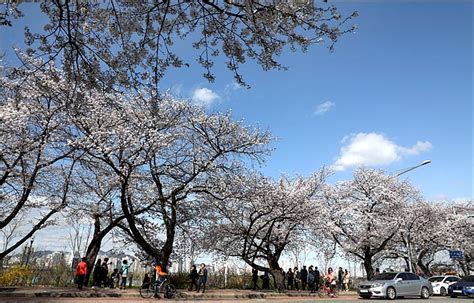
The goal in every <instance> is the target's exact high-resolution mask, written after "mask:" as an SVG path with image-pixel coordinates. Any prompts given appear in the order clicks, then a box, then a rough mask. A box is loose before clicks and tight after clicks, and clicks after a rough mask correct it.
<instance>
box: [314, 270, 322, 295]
mask: <svg viewBox="0 0 474 303" xmlns="http://www.w3.org/2000/svg"><path fill="white" fill-rule="evenodd" d="M320 285H321V273H320V272H319V270H318V267H317V266H316V267H315V268H314V287H315V289H316V290H318V289H319V286H320Z"/></svg>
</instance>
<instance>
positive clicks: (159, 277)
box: [155, 262, 168, 283]
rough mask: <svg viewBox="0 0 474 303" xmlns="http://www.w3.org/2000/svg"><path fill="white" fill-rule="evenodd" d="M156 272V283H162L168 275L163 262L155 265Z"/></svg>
mask: <svg viewBox="0 0 474 303" xmlns="http://www.w3.org/2000/svg"><path fill="white" fill-rule="evenodd" d="M155 272H156V275H155V279H156V281H158V282H159V283H161V282H162V281H163V280H164V278H165V277H166V276H167V275H168V274H167V273H166V272H165V271H164V269H163V264H162V263H161V262H157V263H156V265H155Z"/></svg>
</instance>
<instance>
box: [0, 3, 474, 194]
mask: <svg viewBox="0 0 474 303" xmlns="http://www.w3.org/2000/svg"><path fill="white" fill-rule="evenodd" d="M336 4H337V6H338V7H339V8H340V10H341V11H342V12H343V13H346V14H349V13H350V12H352V11H353V10H358V11H359V14H360V16H359V17H358V18H357V19H356V20H355V23H357V24H358V26H359V29H358V30H357V32H356V33H355V34H347V35H345V36H344V37H342V38H341V39H340V41H339V42H338V43H337V44H336V46H335V52H334V53H330V52H329V51H328V49H327V48H326V46H325V45H319V46H313V47H311V48H310V49H309V51H308V52H306V53H304V54H301V53H300V52H297V53H291V52H286V53H285V54H284V55H283V56H282V57H281V58H280V60H281V62H282V63H283V64H284V65H286V66H288V67H289V70H288V71H270V72H265V71H262V69H261V68H260V67H259V66H257V65H256V64H255V63H254V62H251V61H249V63H248V64H246V65H245V66H244V67H243V68H242V70H241V72H242V73H243V74H244V76H245V79H246V81H247V82H248V83H249V84H250V85H251V86H252V88H251V89H244V88H236V87H235V86H234V84H233V78H232V74H231V73H230V72H228V71H227V70H226V68H225V66H224V65H223V64H216V65H215V69H214V72H215V74H216V76H217V81H216V82H215V83H213V84H209V83H207V82H206V80H205V79H204V78H202V76H201V75H202V73H203V70H202V69H201V68H199V66H198V64H197V63H196V62H194V61H188V63H190V64H191V67H190V68H183V69H178V70H176V69H173V70H169V72H168V74H167V76H166V77H165V78H164V80H163V81H162V84H161V87H162V89H167V88H172V91H173V92H175V93H177V94H179V95H180V96H182V97H185V98H191V99H192V98H193V96H194V99H195V100H200V101H201V102H204V103H206V104H207V107H208V110H209V111H227V110H232V112H233V114H234V116H235V117H236V118H238V119H245V121H246V123H247V124H250V125H258V126H259V127H261V128H263V129H269V130H270V131H271V132H272V133H273V135H274V136H275V137H276V138H277V140H276V141H275V142H274V144H273V146H274V147H275V151H274V152H273V154H272V155H271V157H270V158H269V159H268V162H267V163H266V165H265V166H264V167H262V170H263V172H264V173H265V174H267V175H271V176H274V177H278V176H279V174H280V173H283V172H284V173H288V174H291V175H293V174H303V175H307V174H310V173H311V172H313V171H315V170H318V169H319V168H321V167H322V166H323V165H326V166H331V165H334V164H337V168H338V170H337V171H336V172H335V173H334V175H333V176H332V177H331V178H330V181H331V182H335V181H337V180H343V179H347V178H350V176H351V173H352V170H353V168H354V166H355V165H358V164H365V165H367V166H370V167H378V168H383V169H385V170H386V171H387V172H390V173H394V172H396V171H398V170H400V169H403V168H407V167H410V166H413V165H416V164H418V163H420V162H421V161H423V160H425V159H431V160H432V163H431V164H430V165H427V166H424V167H422V168H419V169H417V170H414V171H412V172H410V173H408V174H406V175H404V178H408V179H409V180H410V181H411V182H412V183H413V184H414V185H415V186H417V187H418V188H419V189H420V190H421V192H422V193H423V194H424V195H425V197H426V198H428V199H445V198H452V199H456V198H472V197H473V186H474V184H473V150H472V149H473V145H472V143H473V123H472V115H473V106H472V100H473V99H472V96H473V90H472V86H473V84H472V83H473V82H472V80H473V79H472V71H473V61H472V51H473V49H472V38H473V24H472V16H473V10H474V9H473V4H472V2H470V1H384V2H383V3H382V2H376V1H364V2H360V1H340V2H336ZM29 6H30V7H32V8H34V7H36V4H35V5H32V4H29ZM37 17H38V15H37V14H36V13H33V12H31V10H27V11H26V17H25V18H23V19H21V20H17V21H15V27H13V28H10V29H8V28H2V30H1V31H0V45H1V47H0V48H1V51H2V52H3V51H7V58H6V61H7V62H8V61H10V62H12V61H13V58H12V57H11V56H10V55H8V54H11V52H10V50H11V47H12V46H14V45H20V46H21V45H22V41H23V37H22V28H23V26H24V25H25V24H32V25H33V26H35V25H36V26H37V23H38V22H37V20H40V19H38V18H37ZM177 45H178V47H181V48H182V49H180V50H179V52H180V53H181V54H184V56H185V57H189V58H191V55H192V53H191V49H190V48H189V43H188V42H187V41H186V42H185V43H178V44H177ZM218 62H219V61H218ZM318 108H319V112H318ZM324 109H326V110H327V111H324Z"/></svg>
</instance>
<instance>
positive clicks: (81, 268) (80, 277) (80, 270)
mask: <svg viewBox="0 0 474 303" xmlns="http://www.w3.org/2000/svg"><path fill="white" fill-rule="evenodd" d="M86 261H87V258H85V257H84V258H82V259H81V262H79V264H77V267H76V279H77V288H78V289H82V287H83V286H84V280H85V278H86V275H87V262H86Z"/></svg>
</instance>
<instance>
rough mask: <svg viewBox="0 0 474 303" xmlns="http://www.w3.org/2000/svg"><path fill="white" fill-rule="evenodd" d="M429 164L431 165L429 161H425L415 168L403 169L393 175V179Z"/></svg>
mask: <svg viewBox="0 0 474 303" xmlns="http://www.w3.org/2000/svg"><path fill="white" fill-rule="evenodd" d="M430 163H431V160H425V161H423V162H421V163H420V164H418V165H415V166H413V167H409V168H405V169H404V170H402V171H401V172H399V173H397V174H396V175H395V177H398V176H400V175H403V174H404V173H407V172H409V171H412V170H414V169H416V168H418V167H420V166H423V165H426V164H430Z"/></svg>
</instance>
